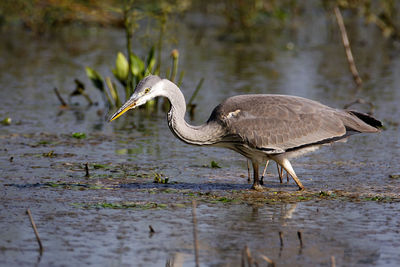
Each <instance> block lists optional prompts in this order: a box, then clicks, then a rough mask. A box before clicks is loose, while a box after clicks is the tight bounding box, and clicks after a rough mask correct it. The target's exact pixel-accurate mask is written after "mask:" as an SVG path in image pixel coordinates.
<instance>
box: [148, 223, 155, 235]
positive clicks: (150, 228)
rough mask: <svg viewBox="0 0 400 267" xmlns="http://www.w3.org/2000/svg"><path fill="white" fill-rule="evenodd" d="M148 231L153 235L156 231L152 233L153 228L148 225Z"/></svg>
mask: <svg viewBox="0 0 400 267" xmlns="http://www.w3.org/2000/svg"><path fill="white" fill-rule="evenodd" d="M149 230H150V234H154V233H155V232H156V231H154V228H153V226H151V225H149Z"/></svg>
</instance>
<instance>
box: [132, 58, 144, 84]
mask: <svg viewBox="0 0 400 267" xmlns="http://www.w3.org/2000/svg"><path fill="white" fill-rule="evenodd" d="M131 61H132V69H131V71H132V74H133V75H134V76H136V77H140V76H143V73H144V62H143V61H142V60H141V59H140V58H139V57H137V56H136V55H135V54H133V53H132V54H131ZM140 78H142V77H140Z"/></svg>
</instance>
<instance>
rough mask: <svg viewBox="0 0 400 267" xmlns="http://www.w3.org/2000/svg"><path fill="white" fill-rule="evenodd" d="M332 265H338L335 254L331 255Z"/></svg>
mask: <svg viewBox="0 0 400 267" xmlns="http://www.w3.org/2000/svg"><path fill="white" fill-rule="evenodd" d="M331 267H336V260H335V256H331Z"/></svg>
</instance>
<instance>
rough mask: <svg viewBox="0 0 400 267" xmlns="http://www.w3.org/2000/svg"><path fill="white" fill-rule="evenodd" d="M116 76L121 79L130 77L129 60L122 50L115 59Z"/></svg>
mask: <svg viewBox="0 0 400 267" xmlns="http://www.w3.org/2000/svg"><path fill="white" fill-rule="evenodd" d="M113 73H114V75H115V77H116V78H117V79H118V80H120V81H126V80H127V79H128V73H129V64H128V60H127V59H126V57H125V56H124V54H122V53H121V52H118V55H117V59H116V60H115V69H114V70H113Z"/></svg>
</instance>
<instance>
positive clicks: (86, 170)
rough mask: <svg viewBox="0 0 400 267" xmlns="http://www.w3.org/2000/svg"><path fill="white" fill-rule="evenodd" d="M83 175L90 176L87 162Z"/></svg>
mask: <svg viewBox="0 0 400 267" xmlns="http://www.w3.org/2000/svg"><path fill="white" fill-rule="evenodd" d="M85 173H86V174H85V177H89V176H90V174H89V163H88V162H86V163H85Z"/></svg>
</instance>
